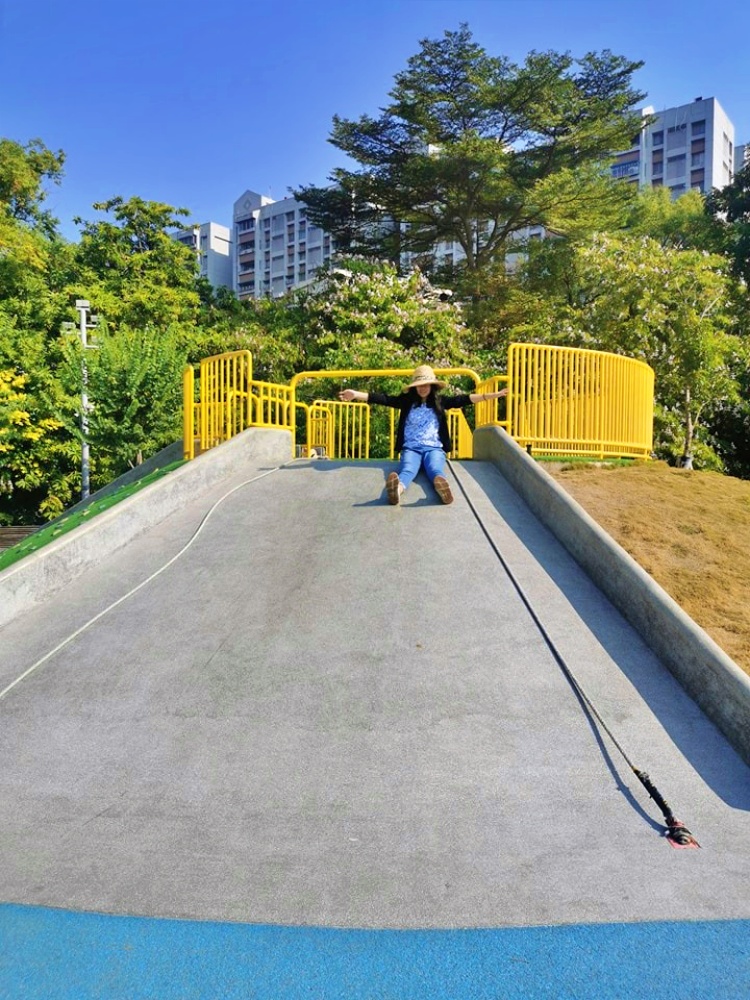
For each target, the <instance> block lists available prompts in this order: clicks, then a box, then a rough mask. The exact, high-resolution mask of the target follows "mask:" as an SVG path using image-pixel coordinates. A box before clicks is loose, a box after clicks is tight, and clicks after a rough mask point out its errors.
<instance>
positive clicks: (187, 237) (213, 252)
mask: <svg viewBox="0 0 750 1000" xmlns="http://www.w3.org/2000/svg"><path fill="white" fill-rule="evenodd" d="M174 238H175V239H176V240H179V241H180V243H184V244H185V245H186V246H189V247H191V248H192V249H193V250H195V252H196V254H197V256H198V263H199V265H200V273H201V276H202V277H204V278H206V279H207V280H208V281H209V282H210V283H211V284H212V285H213V287H214V288H218V287H219V286H220V285H224V286H225V287H227V288H231V287H232V238H231V234H230V232H229V228H228V227H227V226H220V225H219V224H218V222H204V223H203V224H202V225H200V226H193V228H192V229H184V230H183V231H182V232H179V233H175V234H174Z"/></svg>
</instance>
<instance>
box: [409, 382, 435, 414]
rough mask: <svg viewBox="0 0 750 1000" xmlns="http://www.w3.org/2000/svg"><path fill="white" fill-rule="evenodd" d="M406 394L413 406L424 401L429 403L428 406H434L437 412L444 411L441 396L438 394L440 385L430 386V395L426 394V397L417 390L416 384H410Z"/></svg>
mask: <svg viewBox="0 0 750 1000" xmlns="http://www.w3.org/2000/svg"><path fill="white" fill-rule="evenodd" d="M406 395H407V397H408V399H409V403H410V404H411V406H421V405H422V403H427V405H428V406H430V407H432V409H433V410H435V412H436V413H442V412H443V407H442V404H441V402H440V396H439V394H438V387H437V386H436V385H431V386H430V394H429V396H425V398H424V399H422V397H421V396H420V395H419V393H418V392H417V389H416V386H413V385H412V386H410V387H409V388H408V389H407V390H406Z"/></svg>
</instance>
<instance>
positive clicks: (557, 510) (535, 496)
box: [474, 427, 750, 764]
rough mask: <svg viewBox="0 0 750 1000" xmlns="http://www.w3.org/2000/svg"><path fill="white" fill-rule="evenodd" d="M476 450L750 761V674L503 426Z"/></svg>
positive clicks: (484, 432)
mask: <svg viewBox="0 0 750 1000" xmlns="http://www.w3.org/2000/svg"><path fill="white" fill-rule="evenodd" d="M474 457H475V458H477V459H482V460H484V461H489V462H492V463H493V464H494V465H496V466H497V467H498V469H499V470H500V471H501V472H502V474H503V475H504V476H505V478H506V479H507V480H508V482H509V483H510V484H511V486H513V488H514V489H515V490H516V492H517V493H518V494H519V495H520V496H521V497H522V498H523V500H524V501H525V502H526V504H527V505H528V506H529V508H530V509H531V510H532V511H533V512H534V514H535V515H536V516H537V517H538V518H539V520H540V521H541V522H542V523H543V524H544V525H545V526H546V527H547V528H549V530H550V531H551V532H552V533H553V534H554V535H555V537H556V538H557V539H558V541H560V542H561V544H562V545H563V546H564V547H565V548H566V549H567V550H568V552H569V553H570V554H571V555H572V556H573V558H574V559H575V560H576V562H578V564H579V565H580V566H581V567H582V568H583V569H584V570H585V571H586V573H587V574H588V575H589V576H590V577H591V579H592V580H593V581H594V583H595V584H596V585H597V586H598V587H599V589H600V590H601V591H602V592H603V593H604V594H606V596H607V597H608V598H609V600H610V601H611V602H612V603H613V604H614V606H615V607H616V608H617V609H618V610H619V611H620V612H621V614H622V615H623V616H624V617H625V618H626V619H627V620H628V622H630V624H631V625H632V626H633V627H634V628H635V630H636V631H637V632H638V633H639V634H640V635H641V637H642V638H643V640H644V641H645V642H646V644H647V645H648V646H649V647H650V648H651V649H652V650H653V651H654V653H655V654H656V655H657V656H658V657H659V659H660V660H661V661H662V662H663V663H664V664H665V666H666V667H667V668H668V669H669V670H670V671H671V673H672V674H673V675H674V676H675V678H676V679H677V680H678V682H679V683H680V684H681V685H682V687H683V688H684V689H685V691H686V692H687V693H688V694H689V695H690V697H691V698H692V699H693V700H694V701H695V702H696V703H697V704H698V705H699V706H700V707H701V708H702V709H703V711H704V712H705V713H706V715H707V716H708V717H709V718H710V719H711V721H712V722H713V723H714V724H715V725H716V726H717V728H718V729H719V730H720V731H721V732H722V733H723V734H724V736H725V737H726V738H727V740H728V741H729V742H730V743H731V745H732V746H733V747H734V748H735V750H736V751H737V752H738V753H739V754H740V756H741V757H742V758H743V760H744V761H745V762H746V763H747V764H750V677H748V675H747V674H745V672H744V671H743V670H741V669H740V668H739V667H738V666H737V664H736V663H735V662H734V661H733V660H732V659H731V658H730V657H729V656H728V655H727V654H726V653H725V652H724V650H723V649H721V647H720V646H718V645H717V644H716V643H715V642H714V640H713V639H712V638H711V637H710V636H709V635H707V633H706V632H704V630H703V629H702V628H701V627H700V626H699V625H697V624H696V623H695V622H694V621H693V619H692V618H690V617H689V616H688V615H687V614H686V613H685V612H684V611H683V610H682V608H681V607H680V606H679V605H678V604H677V602H676V601H674V600H673V599H672V598H671V597H670V596H669V594H667V592H666V591H665V590H664V589H663V588H662V587H660V586H659V584H658V583H656V581H655V580H654V579H652V577H650V576H649V575H648V573H646V571H645V570H644V569H642V567H641V566H639V565H638V563H637V562H636V561H635V560H634V559H633V558H632V557H631V556H630V555H629V554H628V553H627V552H626V551H625V550H624V549H623V548H622V547H621V546H620V545H618V544H617V542H615V541H614V539H613V538H611V537H610V536H609V535H608V534H607V533H606V532H605V531H604V530H603V528H601V527H600V526H599V525H598V524H597V522H596V521H594V519H593V518H592V517H590V516H589V515H588V514H587V513H586V511H585V510H584V509H583V507H581V506H580V504H578V503H576V501H575V500H574V499H573V498H572V497H570V496H569V495H568V494H567V493H566V492H565V490H563V489H562V487H560V486H559V485H558V484H557V483H556V482H555V480H554V479H553V478H552V476H550V475H549V473H547V472H545V470H544V469H542V468H540V467H539V465H538V464H537V463H536V462H535V461H534V459H533V458H531V457H530V456H529V455H527V454H526V452H525V451H524V450H523V449H522V448H521V447H519V445H518V444H516V442H515V441H514V440H513V439H512V438H511V437H510V435H508V434H507V433H506V432H505V431H504V430H503V429H502V428H500V427H482V428H479V429H478V430H477V431H475V433H474Z"/></svg>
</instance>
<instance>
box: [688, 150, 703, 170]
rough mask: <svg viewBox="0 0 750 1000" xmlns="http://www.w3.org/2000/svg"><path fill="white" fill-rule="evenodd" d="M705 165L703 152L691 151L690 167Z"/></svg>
mask: <svg viewBox="0 0 750 1000" xmlns="http://www.w3.org/2000/svg"><path fill="white" fill-rule="evenodd" d="M705 165H706V154H705V153H692V154H691V156H690V166H691V167H704V166H705Z"/></svg>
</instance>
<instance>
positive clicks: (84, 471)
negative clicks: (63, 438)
mask: <svg viewBox="0 0 750 1000" xmlns="http://www.w3.org/2000/svg"><path fill="white" fill-rule="evenodd" d="M76 309H77V310H78V329H79V333H80V336H81V345H82V347H83V354H82V355H81V375H82V379H81V499H82V500H86V499H87V498H88V496H89V495H90V493H91V489H90V483H89V397H88V369H87V367H86V350H87V348H89V347H93V346H94V345H93V344H89V341H88V331H89V330H93V329H94V328H95V327H96V324H97V317H96V316H91V317H89V310H90V309H91V303H90V302H89V301H88V300H87V299H76Z"/></svg>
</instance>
